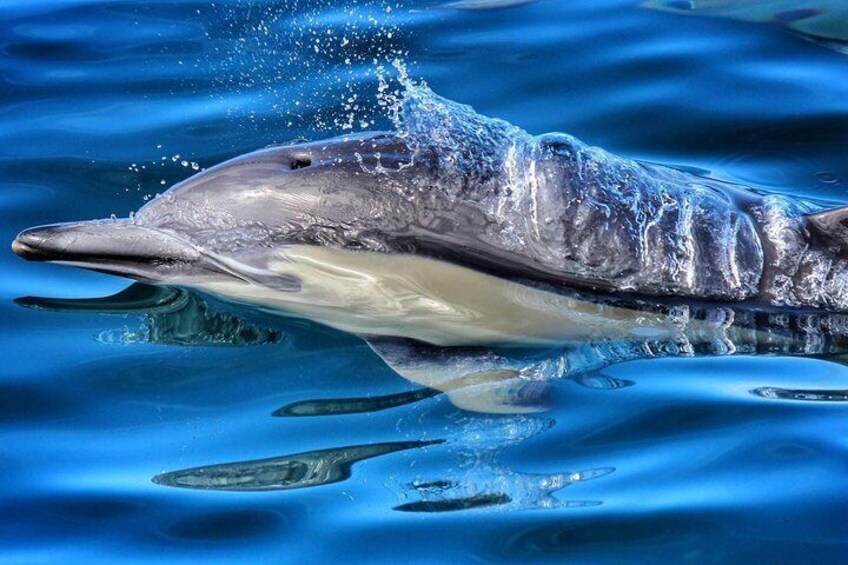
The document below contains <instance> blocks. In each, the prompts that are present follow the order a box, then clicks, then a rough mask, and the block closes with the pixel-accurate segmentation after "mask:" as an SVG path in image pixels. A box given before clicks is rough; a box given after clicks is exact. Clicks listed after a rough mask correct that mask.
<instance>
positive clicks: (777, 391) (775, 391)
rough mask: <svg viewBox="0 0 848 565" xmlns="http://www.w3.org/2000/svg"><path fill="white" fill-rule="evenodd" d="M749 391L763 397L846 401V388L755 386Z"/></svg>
mask: <svg viewBox="0 0 848 565" xmlns="http://www.w3.org/2000/svg"><path fill="white" fill-rule="evenodd" d="M751 392H752V393H753V394H755V395H757V396H761V397H763V398H777V399H783V400H812V401H819V402H821V401H826V402H848V390H798V389H785V388H776V387H770V386H765V387H760V388H755V389H754V390H752V391H751Z"/></svg>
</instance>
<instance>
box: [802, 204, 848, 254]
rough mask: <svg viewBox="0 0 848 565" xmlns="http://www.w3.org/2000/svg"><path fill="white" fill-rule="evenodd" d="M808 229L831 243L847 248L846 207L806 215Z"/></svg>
mask: <svg viewBox="0 0 848 565" xmlns="http://www.w3.org/2000/svg"><path fill="white" fill-rule="evenodd" d="M806 217H807V225H809V226H810V229H811V230H813V231H815V232H816V233H818V234H820V235H821V236H823V237H824V238H825V239H827V240H828V241H830V242H832V243H836V244H838V245H840V246H842V247H845V248H848V206H842V207H841V208H833V209H832V210H825V211H824V212H816V213H815V214H807V216H806Z"/></svg>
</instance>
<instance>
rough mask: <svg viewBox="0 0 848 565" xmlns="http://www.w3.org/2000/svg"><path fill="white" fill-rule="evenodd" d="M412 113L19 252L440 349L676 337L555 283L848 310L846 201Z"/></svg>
mask: <svg viewBox="0 0 848 565" xmlns="http://www.w3.org/2000/svg"><path fill="white" fill-rule="evenodd" d="M400 112H401V115H402V120H401V121H399V122H398V131H396V132H379V133H365V134H358V135H350V136H343V137H337V138H333V139H329V140H326V141H318V142H309V143H301V144H295V145H288V146H277V147H271V148H266V149H262V150H259V151H256V152H254V153H250V154H247V155H244V156H241V157H237V158H235V159H233V160H231V161H227V162H225V163H223V164H220V165H218V166H216V167H213V168H211V169H209V170H206V171H203V172H201V173H199V174H197V175H195V176H193V177H191V178H189V179H188V180H186V181H184V182H181V183H179V184H177V185H175V186H174V187H173V188H171V189H170V190H169V191H167V192H166V193H165V194H163V195H162V196H160V197H158V198H156V199H154V200H152V201H150V202H149V203H147V204H146V205H145V206H143V207H142V208H141V209H140V210H139V211H138V213H136V214H135V215H134V216H132V217H131V218H127V219H116V220H97V221H87V222H78V223H70V224H58V225H51V226H45V227H39V228H33V229H29V230H26V231H24V232H22V233H21V234H20V235H19V236H18V237H17V238H16V239H15V241H14V243H13V244H12V247H13V249H14V251H15V252H16V253H17V254H19V255H21V256H22V257H24V258H26V259H31V260H42V261H55V262H58V263H64V264H69V265H74V266H78V267H84V268H88V269H93V270H96V271H103V272H107V273H114V274H118V275H123V276H127V277H130V278H134V279H138V280H141V281H145V282H151V283H158V284H171V285H179V286H187V287H192V288H198V289H201V290H205V291H209V292H212V293H214V294H217V295H220V296H223V297H225V298H230V299H233V300H237V301H242V302H248V303H252V304H256V305H260V306H264V307H268V308H274V309H279V308H283V309H288V310H291V311H294V312H295V313H298V314H302V315H305V316H307V317H312V318H314V319H316V320H318V321H320V322H323V323H327V324H330V325H333V326H335V327H338V328H340V329H343V330H346V331H351V332H354V333H358V334H360V335H397V336H401V337H411V338H414V339H418V340H421V341H426V342H429V343H433V344H437V345H467V344H473V343H478V342H479V343H498V342H510V341H514V340H518V341H521V340H522V339H521V338H522V337H528V338H529V339H530V341H531V342H540V343H550V342H555V341H563V340H565V341H568V340H572V341H587V340H592V339H597V338H598V337H606V338H611V339H624V338H627V337H628V336H629V337H635V338H638V339H642V338H645V337H651V336H653V337H655V338H656V339H660V338H662V337H663V336H664V335H665V336H667V335H669V334H673V333H674V332H675V322H674V320H673V318H671V317H669V316H666V315H659V316H654V317H651V316H647V317H646V316H645V315H643V314H642V313H641V312H637V311H634V310H632V309H627V308H617V307H615V306H611V307H610V308H609V310H607V311H606V313H605V315H604V316H603V317H601V318H597V317H591V316H586V315H585V314H584V313H583V312H582V311H581V308H582V306H581V301H580V300H575V299H573V298H572V297H571V296H569V295H567V294H566V295H564V294H561V293H559V292H552V291H550V290H546V289H544V288H540V287H539V285H541V284H544V285H551V284H552V285H553V287H551V288H560V289H561V288H577V289H588V290H590V291H592V292H595V293H611V294H613V295H636V296H654V297H660V298H682V299H685V300H692V299H707V300H712V301H723V302H726V303H737V304H738V303H744V304H751V305H753V306H754V307H759V306H767V307H774V306H776V307H791V308H797V307H805V308H814V309H815V308H827V309H837V310H840V309H845V308H846V307H848V255H846V248H848V228H846V225H848V209H846V208H835V209H828V207H826V206H823V205H821V204H818V203H815V202H811V201H806V200H800V199H793V198H789V197H785V196H781V195H776V194H762V193H759V192H757V191H754V190H752V189H746V188H744V187H740V186H737V185H733V184H730V183H726V182H720V181H717V180H713V179H709V178H702V177H699V176H695V175H693V174H690V173H687V172H683V171H679V170H676V169H673V168H669V167H665V166H660V165H654V164H647V163H642V162H638V161H633V160H630V159H625V158H621V157H617V156H614V155H612V154H610V153H608V152H606V151H604V150H602V149H599V148H595V147H589V146H586V145H584V144H583V143H581V142H580V141H578V140H576V139H575V138H573V137H571V136H568V135H564V134H546V135H541V136H537V137H532V136H530V135H529V134H527V133H526V132H524V131H523V130H521V129H519V128H517V127H515V126H512V125H510V124H508V123H506V122H504V121H501V120H496V119H490V118H486V117H483V116H481V115H479V114H476V113H475V112H474V111H473V110H472V109H471V108H470V107H468V106H464V105H460V104H457V103H454V102H451V101H449V100H446V99H444V98H441V97H439V96H437V95H435V94H433V93H432V91H430V90H429V89H428V88H426V87H425V86H421V85H407V91H406V93H405V96H404V98H403V101H402V103H401V110H400ZM492 275H498V276H492ZM517 279H520V281H518V282H516V280H517ZM527 281H532V282H530V283H529V284H525V283H527ZM587 320H591V321H592V323H587Z"/></svg>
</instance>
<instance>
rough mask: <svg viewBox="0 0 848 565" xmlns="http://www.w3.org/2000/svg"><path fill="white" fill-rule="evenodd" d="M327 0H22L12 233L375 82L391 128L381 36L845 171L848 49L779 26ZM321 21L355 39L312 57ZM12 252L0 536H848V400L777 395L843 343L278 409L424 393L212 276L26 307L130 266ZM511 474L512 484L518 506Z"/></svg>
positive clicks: (749, 539)
mask: <svg viewBox="0 0 848 565" xmlns="http://www.w3.org/2000/svg"><path fill="white" fill-rule="evenodd" d="M300 4H301V5H300V6H298V5H296V3H295V2H289V3H288V4H285V3H281V2H233V1H226V0H224V1H218V2H216V4H215V6H214V7H213V6H212V5H210V4H209V3H206V2H192V1H183V2H166V1H161V2H146V1H135V2H132V1H124V2H114V1H106V0H88V1H87V0H54V1H47V0H45V1H41V2H31V1H30V0H5V2H3V3H2V5H0V51H2V57H0V77H2V88H0V105H2V106H0V240H2V241H5V242H10V241H11V240H12V238H13V237H14V235H15V234H16V233H17V232H18V231H19V230H21V229H23V228H25V227H28V226H31V225H36V224H41V223H48V222H54V221H62V220H70V219H85V218H94V217H103V216H108V215H109V214H110V213H116V214H119V215H124V214H126V213H127V212H128V211H130V210H133V209H136V208H137V207H138V206H139V205H140V204H141V203H142V202H143V198H144V197H145V196H146V195H150V194H153V193H155V192H157V191H159V190H162V189H163V188H164V186H163V184H162V182H163V181H164V184H165V185H169V184H171V183H172V182H175V181H177V180H179V179H181V178H184V177H186V176H188V175H189V174H190V173H191V172H192V170H191V165H190V164H189V166H182V165H181V163H180V162H181V161H182V160H183V159H186V160H188V161H189V162H192V161H193V162H197V163H199V164H200V165H202V166H208V165H211V164H214V163H215V162H217V161H220V160H221V159H224V158H227V157H230V156H234V155H236V154H239V153H241V152H244V151H247V150H250V149H254V148H257V147H261V146H264V145H267V144H269V143H272V142H281V141H285V140H288V139H292V138H296V137H298V136H302V135H305V136H307V137H312V138H316V137H323V136H328V135H332V134H335V133H339V132H341V131H344V130H342V129H341V125H343V124H344V122H345V120H346V114H347V110H345V109H344V103H345V102H344V99H346V98H347V97H349V96H351V95H352V94H353V93H357V95H358V96H360V97H361V98H360V100H366V101H365V102H364V103H363V104H362V105H361V107H360V108H359V109H354V110H352V111H353V112H354V113H355V121H356V122H357V125H356V129H358V128H359V125H358V122H359V121H360V120H361V119H369V120H370V119H371V118H374V119H375V121H376V123H375V127H381V126H385V125H386V124H387V121H386V120H385V117H382V118H381V117H380V115H379V113H377V112H375V111H374V104H373V103H372V102H370V100H372V98H367V97H368V96H370V95H372V94H373V92H374V90H375V86H376V83H375V79H374V75H373V67H374V65H373V64H372V63H371V59H372V57H379V58H381V60H382V59H385V58H386V57H389V58H390V57H391V56H392V54H393V53H397V52H408V54H406V55H405V56H404V59H405V60H406V61H407V63H408V65H409V67H410V69H411V72H412V74H413V75H414V76H421V77H424V78H426V79H427V81H428V82H429V83H430V84H431V86H432V87H433V88H434V90H436V91H437V92H438V93H440V94H442V95H444V96H446V97H448V98H451V99H453V100H458V101H462V102H465V103H469V104H472V105H474V106H475V107H476V108H477V109H478V110H479V111H481V112H483V113H485V114H488V115H494V116H498V117H502V118H505V119H507V120H509V121H511V122H513V123H515V124H518V125H520V126H522V127H524V128H526V129H527V130H529V131H531V132H533V133H541V132H543V131H553V130H558V131H567V132H570V133H572V134H575V135H577V136H579V137H581V138H583V139H584V140H586V141H588V142H590V143H593V144H597V145H600V146H603V147H605V148H607V149H610V150H613V151H615V152H618V153H621V154H625V155H628V156H631V157H638V158H642V159H647V160H652V161H659V162H665V163H674V164H678V165H686V166H690V167H694V168H697V169H700V170H702V171H704V172H706V173H709V174H712V175H714V176H717V177H721V178H725V179H730V180H735V181H740V182H744V183H749V184H754V185H757V186H760V187H764V188H767V189H770V190H774V191H780V192H786V193H794V194H804V195H810V196H817V197H826V198H833V199H838V200H846V197H847V196H848V194H846V183H848V150H846V148H848V80H846V76H848V58H847V57H846V55H843V54H840V53H839V52H837V51H836V50H832V49H826V48H824V47H822V46H820V45H816V44H814V43H812V42H808V41H804V40H803V39H802V38H800V37H798V36H796V35H793V34H790V33H787V32H786V31H785V30H782V29H780V28H779V27H778V26H772V25H765V24H756V23H746V22H738V21H733V20H729V19H709V18H697V17H683V16H679V15H675V14H668V13H662V12H658V11H652V10H648V9H644V8H640V7H638V6H637V5H636V4H637V2H635V1H631V0H603V1H596V2H556V1H539V2H531V3H525V4H522V5H519V6H514V7H511V8H502V9H490V10H480V11H469V10H456V9H438V10H432V9H426V8H430V7H433V6H434V5H435V3H432V2H431V3H427V2H416V3H411V2H409V3H402V4H392V6H393V9H392V10H391V11H390V12H388V13H387V12H386V10H385V9H384V8H385V6H386V4H382V3H380V2H376V1H375V2H366V1H362V2H359V3H352V4H351V3H348V2H338V3H336V4H335V5H334V4H333V3H331V2H324V3H306V2H302V3H300ZM807 4H808V3H807ZM369 15H370V16H372V17H373V18H374V21H372V22H371V23H368V20H367V17H368V16H369ZM363 18H364V19H363ZM352 21H357V22H359V24H358V25H357V27H356V29H353V28H352V27H351V22H352ZM266 26H267V28H266ZM327 30H330V33H329V34H327V33H326V32H327ZM315 33H317V34H318V35H319V36H320V35H321V34H325V35H326V36H327V37H331V38H336V40H338V37H339V35H344V34H345V33H347V34H349V35H350V37H351V38H352V39H353V40H354V41H353V42H352V44H351V45H350V46H349V48H348V49H347V50H345V51H338V50H337V51H334V52H330V51H328V50H327V48H326V45H327V44H322V46H321V48H320V49H319V50H318V52H317V53H316V52H315V51H314V49H313V48H312V47H313V44H312V43H310V42H311V41H313V40H314V38H315ZM389 34H391V36H390V35H389ZM294 40H298V41H300V44H295V43H293V41H294ZM326 41H327V42H330V40H326ZM350 54H354V55H355V56H354V60H353V61H352V62H345V59H346V58H348V56H349V55H350ZM178 154H179V155H180V157H178V158H176V160H174V157H175V156H176V155H178ZM163 157H165V159H164V160H163ZM134 165H135V166H134ZM142 165H144V168H141V167H142ZM2 264H3V277H2V279H0V309H2V312H0V323H2V334H0V340H2V343H1V345H0V347H2V359H3V363H2V368H0V480H2V484H3V485H4V488H3V489H2V492H0V562H8V563H36V562H48V561H55V562H78V561H83V560H86V561H91V560H99V559H103V560H107V559H108V560H110V561H112V560H114V559H115V558H116V557H117V558H119V559H121V560H127V561H141V560H152V559H156V560H159V561H202V562H208V561H209V560H211V559H230V560H242V561H258V562H259V561H267V562H274V563H281V562H295V561H302V560H306V559H309V560H316V561H319V562H320V561H354V560H355V561H362V562H397V561H400V560H403V561H407V562H434V561H439V560H442V561H444V560H450V561H457V562H459V561H467V562H504V563H508V562H517V561H527V562H537V561H553V560H560V561H568V562H639V561H646V560H650V561H660V560H672V559H673V560H675V561H691V562H698V563H704V562H730V561H739V562H743V561H747V562H750V561H754V560H755V561H768V562H793V561H794V562H800V561H806V562H811V561H817V562H834V563H835V562H844V561H845V559H846V558H848V551H846V550H848V519H846V511H848V500H846V496H848V495H846V492H848V415H846V413H845V407H844V404H842V403H839V402H804V401H796V400H783V399H766V398H761V397H758V396H755V395H752V394H751V393H750V391H751V390H753V389H756V388H758V387H763V386H773V387H783V388H790V389H791V388H804V389H815V388H821V389H840V388H843V389H844V388H848V369H846V368H845V367H844V366H843V365H841V364H837V363H834V362H833V361H832V360H822V359H811V358H806V359H801V358H780V357H744V356H740V357H728V358H709V359H665V360H644V361H636V362H629V363H622V364H619V365H616V366H613V367H611V368H608V369H606V370H605V371H604V375H605V376H606V377H608V378H610V379H621V380H629V381H632V382H633V383H634V384H633V386H629V387H626V388H619V389H611V390H604V389H599V388H589V387H583V386H579V385H578V384H576V383H575V382H573V381H562V382H555V383H552V388H553V390H552V392H551V410H550V411H548V412H546V413H542V414H535V415H528V416H495V415H485V414H473V413H468V412H463V411H460V410H458V409H457V408H455V407H453V406H452V405H451V404H450V402H448V400H447V399H446V398H445V397H444V395H436V396H430V395H424V396H426V398H422V399H421V400H420V401H418V402H413V403H410V404H406V405H401V406H396V407H393V408H388V409H385V410H380V411H371V412H367V411H366V412H362V413H350V414H337V415H325V416H314V417H286V416H282V417H275V416H272V413H273V412H274V411H275V410H277V409H279V408H281V407H283V406H287V405H290V404H292V403H295V402H300V401H308V400H315V399H327V398H357V397H374V396H381V395H388V394H393V393H400V392H404V391H411V390H415V389H418V388H420V387H418V386H417V385H413V384H411V383H408V382H406V381H404V380H403V379H401V378H400V377H398V376H397V375H396V374H395V373H394V372H393V371H391V370H390V369H389V368H388V367H386V365H385V364H384V363H383V362H382V361H381V360H380V359H379V358H378V357H377V356H376V355H374V354H373V353H372V352H371V350H370V349H369V348H368V347H367V346H366V345H365V344H363V343H362V342H361V341H360V340H358V339H357V338H355V337H353V336H347V335H343V334H340V333H338V332H335V331H332V330H329V329H326V328H322V327H319V326H317V325H315V324H312V323H309V322H305V321H298V320H291V319H285V318H276V317H272V316H267V315H260V314H258V313H255V312H249V311H245V310H237V309H234V308H233V307H232V306H227V305H224V304H218V303H215V302H214V301H211V302H209V303H208V304H206V305H205V306H202V307H201V310H202V312H201V313H200V314H198V306H197V304H194V303H193V304H189V305H188V306H185V305H183V306H178V307H173V308H171V309H170V310H169V309H168V308H165V309H164V312H163V313H160V314H155V313H146V314H145V313H143V312H135V313H133V312H127V310H129V306H127V304H123V306H121V307H116V309H117V310H118V312H117V313H116V312H113V313H112V314H111V315H105V314H103V313H98V312H91V311H89V312H85V311H82V312H81V311H69V310H72V309H73V308H69V307H67V306H65V307H64V308H58V309H56V308H53V309H44V308H41V309H37V308H31V307H30V308H27V307H26V304H30V305H32V302H31V301H30V302H26V301H24V303H23V304H16V303H13V299H16V298H19V297H22V296H26V295H35V296H42V297H66V298H81V297H98V296H107V295H110V294H113V293H115V292H118V291H120V290H121V289H123V288H124V287H125V286H127V284H128V283H127V281H124V280H121V279H118V278H112V277H107V276H105V275H97V274H93V273H86V272H80V271H75V270H72V269H67V268H62V267H56V266H49V265H44V264H38V265H36V264H27V263H24V262H23V261H20V260H18V259H17V258H15V257H14V256H13V255H12V254H11V252H10V251H9V250H8V247H3V250H2ZM19 302H20V301H19ZM119 306H120V305H119ZM76 309H77V310H79V307H77V308H76ZM100 309H101V310H102V309H103V308H102V307H101V308H100ZM186 312H188V314H187V313H186ZM203 312H205V313H206V314H203ZM209 312H219V314H209ZM215 315H219V316H223V317H224V318H220V319H218V318H214V316H215ZM204 316H206V317H204ZM208 316H212V318H213V321H212V322H208V320H209V317H208ZM227 316H229V317H227ZM198 319H200V320H201V321H203V320H206V321H207V322H208V323H207V324H206V326H204V327H205V328H206V329H208V327H207V326H209V325H210V324H211V326H214V327H213V331H212V333H211V337H209V336H207V335H206V334H203V333H202V332H201V333H198V330H197V327H196V326H194V325H192V323H195V322H197V320H198ZM239 319H240V320H241V322H238V321H237V320H239ZM215 320H218V322H220V323H218V322H216V321H215ZM221 320H223V321H221ZM228 321H229V322H228ZM216 323H218V325H217V326H216V325H215V324H216ZM228 323H229V324H230V326H228V325H227V324H228ZM214 328H217V329H218V332H217V333H215V331H214ZM234 328H235V329H234ZM257 328H258V329H265V330H267V331H266V333H265V334H261V333H259V334H257V333H253V334H251V333H250V332H251V331H256V330H257ZM244 332H247V333H244ZM268 332H270V333H268ZM251 336H252V337H251ZM257 336H258V337H257ZM263 336H264V338H263ZM269 336H271V337H269ZM215 341H218V342H220V341H224V342H227V343H228V344H229V346H224V345H221V344H217V345H214V344H210V342H215ZM257 341H269V342H271V343H266V344H264V345H256V344H255V343H256V342H257ZM418 440H444V443H441V444H434V445H429V446H425V447H410V448H409V449H405V450H399V451H396V452H393V453H386V454H383V455H379V456H375V457H373V458H370V459H366V460H363V461H361V462H359V463H356V464H355V465H354V466H353V468H352V474H351V476H350V478H348V479H346V480H343V481H340V482H336V483H332V484H326V485H322V486H315V487H310V488H301V489H298V490H279V491H268V492H214V491H204V490H185V489H177V488H171V487H167V486H164V485H161V484H156V483H154V482H152V481H151V479H152V478H153V477H154V476H156V475H158V474H159V473H162V472H163V471H174V470H179V469H186V468H190V467H195V466H201V465H212V464H218V463H227V462H234V461H250V460H256V459H263V458H269V457H278V456H289V455H293V454H298V453H303V452H309V451H314V450H322V449H329V448H342V447H346V446H359V445H369V444H381V443H386V442H412V441H418ZM407 447H409V446H407ZM598 468H614V471H613V472H611V473H609V474H606V475H604V476H600V477H598V478H596V479H595V480H592V481H587V482H585V483H583V482H580V483H577V484H574V485H571V486H569V487H568V488H566V489H564V490H562V491H560V492H558V493H555V494H554V496H555V500H558V501H559V502H560V503H563V504H560V505H559V506H558V507H553V508H546V507H544V502H545V501H546V500H547V501H549V502H550V500H551V499H549V498H546V497H547V495H548V494H549V493H548V492H547V491H545V487H544V484H543V483H541V482H540V481H539V478H540V477H542V476H544V475H548V474H554V473H560V472H566V471H569V472H570V471H580V470H586V469H598ZM433 481H442V482H445V481H448V482H451V483H453V484H455V485H461V488H464V489H465V492H467V494H468V495H469V497H470V499H471V500H476V504H477V505H478V506H479V507H476V508H466V509H458V508H453V511H442V512H439V511H433V510H448V508H445V507H438V506H436V507H430V508H429V509H430V510H431V511H430V512H421V511H417V512H416V511H411V510H415V509H418V510H421V509H422V506H421V505H420V504H419V505H418V506H416V503H417V502H420V499H421V498H422V496H421V494H420V493H419V492H418V491H417V490H416V488H415V486H413V485H415V484H418V485H419V487H420V485H421V483H422V482H431V483H432V482H433ZM421 488H423V487H421ZM457 488H459V487H457ZM498 493H501V494H503V493H507V494H508V495H509V498H510V503H509V504H500V505H499V504H494V502H496V501H497V496H495V495H497V494H498ZM487 496H488V497H489V498H486V497H487ZM492 496H495V498H494V499H493V498H491V497H492ZM487 501H488V504H486V503H487ZM569 501H570V502H572V503H583V502H592V503H593V504H590V505H589V504H571V505H568V504H564V503H567V502H569ZM597 503H600V504H597ZM404 505H406V510H407V511H403V509H404ZM398 507H400V508H401V509H400V510H398V509H397V508H398Z"/></svg>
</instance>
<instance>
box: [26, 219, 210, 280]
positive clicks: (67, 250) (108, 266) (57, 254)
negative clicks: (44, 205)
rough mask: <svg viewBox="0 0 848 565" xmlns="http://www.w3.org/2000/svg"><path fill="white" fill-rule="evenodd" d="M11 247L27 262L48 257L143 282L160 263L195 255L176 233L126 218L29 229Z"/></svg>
mask: <svg viewBox="0 0 848 565" xmlns="http://www.w3.org/2000/svg"><path fill="white" fill-rule="evenodd" d="M12 251H14V252H15V253H16V254H17V255H19V256H20V257H23V258H24V259H27V260H28V261H53V262H57V263H63V264H68V265H73V266H76V267H83V268H86V269H92V270H95V271H101V272H106V273H111V274H116V275H123V276H128V277H130V278H135V279H139V280H146V281H156V280H160V278H161V277H160V276H157V271H161V270H162V268H163V267H167V266H169V265H174V264H186V263H191V262H193V261H196V260H197V259H199V257H200V254H199V253H198V251H197V250H196V249H195V248H194V247H193V246H191V245H190V244H189V243H187V242H185V241H183V240H182V239H180V238H179V237H177V236H175V235H172V234H170V233H166V232H163V231H160V230H157V229H153V228H149V227H145V226H142V225H139V224H136V223H133V222H132V221H130V220H128V219H119V220H97V221H90V222H76V223H69V224H55V225H50V226H41V227H37V228H31V229H28V230H25V231H23V232H21V233H20V234H19V235H18V237H16V238H15V241H13V242H12Z"/></svg>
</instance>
